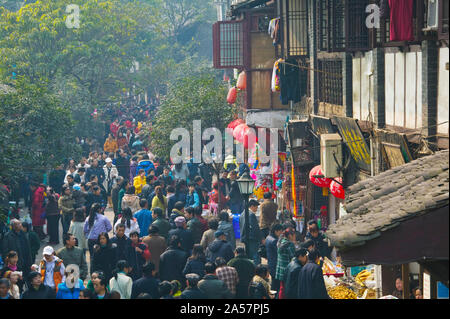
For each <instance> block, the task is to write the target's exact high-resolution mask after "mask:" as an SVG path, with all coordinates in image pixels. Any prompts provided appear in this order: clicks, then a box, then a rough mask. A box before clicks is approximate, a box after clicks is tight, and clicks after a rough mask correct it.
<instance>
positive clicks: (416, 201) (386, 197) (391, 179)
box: [327, 150, 449, 250]
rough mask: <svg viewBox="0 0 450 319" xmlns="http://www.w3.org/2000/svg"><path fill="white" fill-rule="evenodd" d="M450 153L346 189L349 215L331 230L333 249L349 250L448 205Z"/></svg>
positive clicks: (430, 157)
mask: <svg viewBox="0 0 450 319" xmlns="http://www.w3.org/2000/svg"><path fill="white" fill-rule="evenodd" d="M448 182H449V151H448V150H445V151H441V152H438V153H436V154H434V155H430V156H427V157H423V158H420V159H417V160H415V161H412V162H410V163H407V164H405V165H402V166H399V167H395V168H393V169H391V170H388V171H385V172H383V173H381V174H379V175H377V176H374V177H372V178H367V179H365V180H363V181H361V182H359V183H357V184H355V185H352V186H350V187H348V188H347V189H346V200H345V203H344V207H345V209H346V210H347V212H348V214H347V215H345V216H343V217H342V218H340V219H339V220H338V221H337V222H336V224H332V225H330V226H329V229H328V231H327V236H328V238H329V240H330V243H331V244H332V245H335V246H337V247H339V248H340V249H342V250H344V249H349V248H351V247H356V246H360V245H364V243H365V242H366V241H368V240H371V239H373V238H375V237H378V236H382V234H381V232H383V231H386V230H389V229H392V228H395V227H397V226H398V225H400V223H401V222H402V221H404V220H407V219H410V218H413V217H415V216H419V215H423V214H426V213H427V212H428V211H430V210H433V209H436V208H439V207H443V206H446V205H448V204H449V183H448Z"/></svg>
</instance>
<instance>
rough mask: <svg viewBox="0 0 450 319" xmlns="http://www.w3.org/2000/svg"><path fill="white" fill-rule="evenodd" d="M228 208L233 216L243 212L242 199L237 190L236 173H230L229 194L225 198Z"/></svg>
mask: <svg viewBox="0 0 450 319" xmlns="http://www.w3.org/2000/svg"><path fill="white" fill-rule="evenodd" d="M226 198H227V200H228V206H229V207H230V210H231V212H232V213H233V214H240V213H242V211H243V210H244V208H245V207H244V204H243V203H244V198H243V197H242V195H241V191H240V190H239V184H238V182H237V174H236V171H231V172H230V193H229V194H228V196H227V197H226Z"/></svg>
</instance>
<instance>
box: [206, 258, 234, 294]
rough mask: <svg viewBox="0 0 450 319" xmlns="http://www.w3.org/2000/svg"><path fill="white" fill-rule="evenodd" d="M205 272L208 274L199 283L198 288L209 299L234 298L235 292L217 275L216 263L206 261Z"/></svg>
mask: <svg viewBox="0 0 450 319" xmlns="http://www.w3.org/2000/svg"><path fill="white" fill-rule="evenodd" d="M205 272H206V275H205V276H204V277H203V279H202V280H200V282H199V283H198V288H199V289H200V290H201V291H203V292H204V293H205V294H206V296H208V299H231V298H233V294H232V293H231V291H230V290H229V289H228V287H227V285H226V284H225V282H224V281H223V280H220V279H219V278H218V277H217V276H216V265H215V264H214V263H209V262H208V263H206V264H205Z"/></svg>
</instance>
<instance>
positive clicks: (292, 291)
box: [283, 248, 308, 299]
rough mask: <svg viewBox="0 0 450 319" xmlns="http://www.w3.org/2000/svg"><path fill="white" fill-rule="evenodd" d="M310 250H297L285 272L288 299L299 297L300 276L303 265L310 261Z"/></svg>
mask: <svg viewBox="0 0 450 319" xmlns="http://www.w3.org/2000/svg"><path fill="white" fill-rule="evenodd" d="M307 255H308V251H307V250H306V249H305V248H299V249H296V250H295V257H294V258H292V261H291V262H290V263H289V264H288V265H287V267H286V272H285V273H284V280H283V282H284V283H285V287H286V292H285V296H286V299H298V276H299V273H300V270H301V269H302V267H303V266H304V265H305V264H306V262H307V261H308V256H307Z"/></svg>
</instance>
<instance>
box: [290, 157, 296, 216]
mask: <svg viewBox="0 0 450 319" xmlns="http://www.w3.org/2000/svg"><path fill="white" fill-rule="evenodd" d="M291 181H292V200H293V202H294V217H295V218H297V191H296V189H295V173H294V165H292V168H291Z"/></svg>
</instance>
